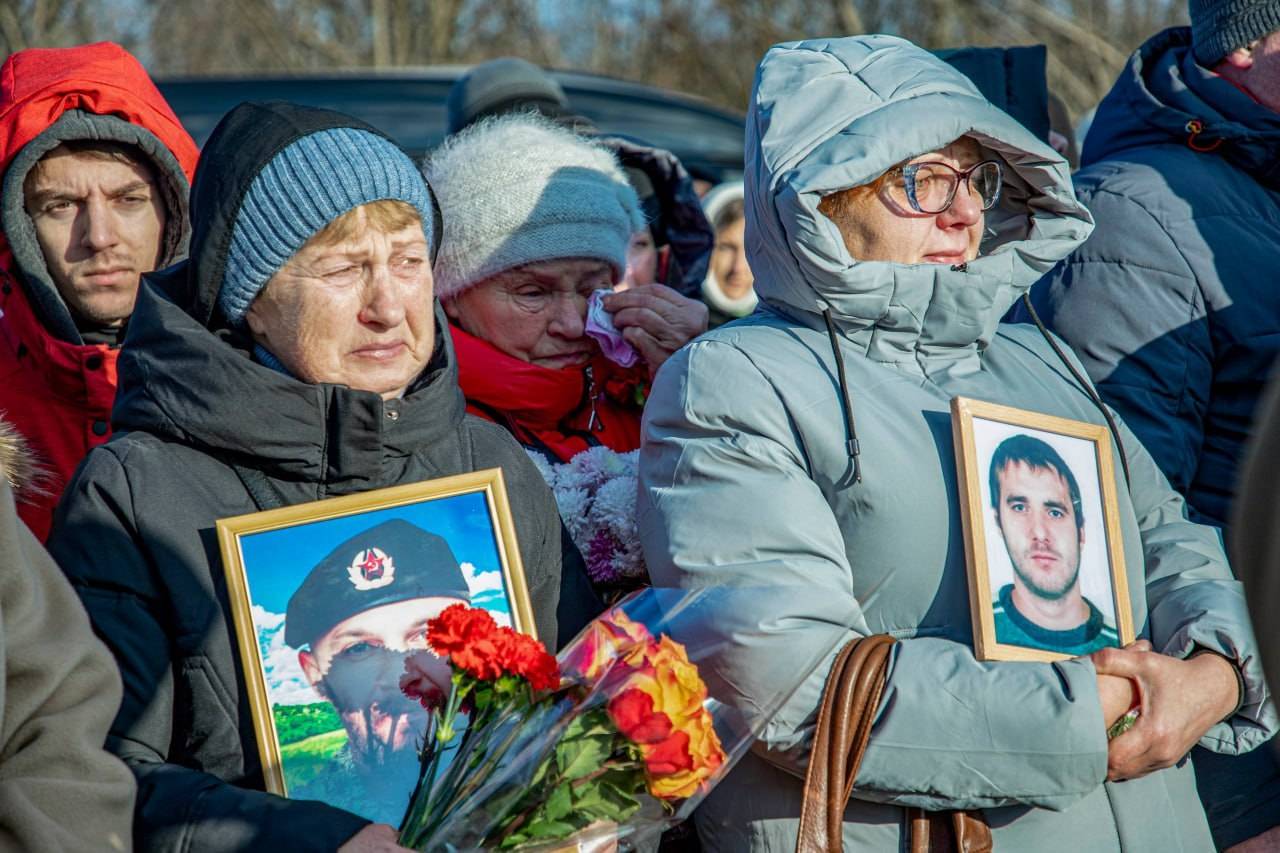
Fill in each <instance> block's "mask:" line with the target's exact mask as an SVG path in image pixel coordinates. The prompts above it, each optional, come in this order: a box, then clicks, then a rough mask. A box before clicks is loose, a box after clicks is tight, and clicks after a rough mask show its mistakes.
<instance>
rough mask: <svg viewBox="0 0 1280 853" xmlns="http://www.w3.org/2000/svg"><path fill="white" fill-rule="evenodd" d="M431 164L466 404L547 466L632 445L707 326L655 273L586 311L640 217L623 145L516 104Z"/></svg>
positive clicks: (611, 275) (445, 290) (696, 307)
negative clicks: (674, 369)
mask: <svg viewBox="0 0 1280 853" xmlns="http://www.w3.org/2000/svg"><path fill="white" fill-rule="evenodd" d="M426 171H427V177H428V180H429V181H430V183H431V185H432V187H433V188H434V189H435V191H436V194H437V197H438V199H439V203H440V208H441V212H442V219H443V222H444V231H443V239H442V241H441V244H440V253H439V256H438V258H437V260H436V265H435V285H436V293H437V294H438V295H439V297H440V299H441V301H442V302H443V304H444V307H445V311H446V313H447V314H448V316H449V321H450V331H451V332H452V335H453V343H454V347H455V349H456V350H457V353H458V365H459V370H460V373H459V382H460V384H461V385H462V390H463V393H464V394H465V395H466V398H467V407H468V409H469V410H470V411H472V412H473V413H475V414H478V415H481V416H482V417H486V418H488V419H490V420H493V421H496V422H497V423H500V424H502V425H504V426H505V427H507V428H508V429H509V430H510V431H511V432H512V433H513V434H514V435H515V437H516V439H517V440H519V441H520V442H521V443H522V444H524V445H525V446H526V447H529V448H533V449H535V450H537V451H540V452H541V453H543V454H544V455H545V456H547V457H548V458H549V459H550V460H552V461H559V462H564V461H568V460H569V459H571V458H572V457H573V456H575V455H576V454H578V453H579V452H581V451H583V450H586V449H588V448H590V447H595V446H599V445H604V446H606V447H609V448H611V449H613V450H617V451H620V452H621V451H629V450H634V449H635V448H637V447H639V446H640V410H641V407H642V405H643V401H644V394H645V391H646V388H647V385H648V382H649V380H650V378H651V377H652V375H653V374H654V373H655V372H656V371H657V369H658V367H659V366H660V365H661V364H662V363H663V362H664V361H666V359H667V358H668V357H669V356H670V355H671V354H672V353H673V352H675V351H676V350H677V349H679V348H680V347H681V346H683V345H684V344H685V343H686V342H688V341H689V340H691V339H692V338H693V337H695V336H696V335H698V334H701V333H702V332H703V331H705V330H706V327H707V310H706V308H705V306H703V305H702V304H701V303H699V302H697V301H695V300H692V299H687V298H685V297H683V296H680V295H679V294H677V293H676V292H675V291H674V290H672V289H670V288H668V287H665V286H663V285H660V284H651V285H645V286H642V287H636V288H633V289H631V290H627V291H625V292H622V293H607V294H606V295H604V296H603V298H601V297H599V296H597V297H595V299H596V300H598V301H600V302H601V303H602V307H603V309H604V311H600V310H599V308H597V309H596V310H594V311H593V312H592V315H591V318H590V322H589V318H588V303H589V301H591V299H592V294H593V293H595V292H596V291H609V290H610V288H612V287H613V285H614V284H615V283H616V282H618V281H619V280H620V279H621V278H622V275H623V272H624V270H625V268H626V256H627V246H628V243H629V241H630V239H631V235H632V234H633V233H635V232H636V231H638V230H640V229H641V227H642V226H643V225H644V220H643V217H642V215H641V213H640V204H639V201H638V200H637V198H636V194H635V191H634V190H633V189H632V188H631V186H630V184H629V183H628V182H627V178H626V175H625V174H624V173H623V171H622V169H621V168H620V167H619V165H618V162H617V160H616V158H615V157H614V155H613V154H612V153H611V152H610V151H609V150H607V149H606V148H604V147H602V146H600V145H598V144H595V143H593V142H591V141H590V140H588V139H586V138H584V137H582V136H579V135H577V134H575V133H572V132H570V131H568V130H566V129H564V128H562V127H559V126H557V125H555V124H554V123H552V122H550V121H548V120H546V119H542V118H538V117H535V116H532V115H510V116H503V117H500V118H495V119H489V120H487V121H483V122H480V123H478V124H476V125H474V126H472V127H469V128H467V129H466V130H464V131H463V132H462V133H459V134H457V135H456V136H454V137H453V138H451V139H450V140H449V141H448V142H447V143H446V144H445V145H444V146H443V147H442V148H441V149H439V150H438V151H437V152H436V153H435V154H433V155H432V156H431V158H430V160H429V161H428V163H427V166H426ZM610 320H611V321H612V323H611V324H610V322H609V321H610ZM602 325H603V328H601V326H602ZM610 325H612V326H613V327H614V328H613V329H610Z"/></svg>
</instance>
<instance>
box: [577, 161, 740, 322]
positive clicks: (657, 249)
mask: <svg viewBox="0 0 1280 853" xmlns="http://www.w3.org/2000/svg"><path fill="white" fill-rule="evenodd" d="M593 138H594V140H595V141H596V142H599V143H600V144H602V145H604V146H605V147H606V148H608V149H610V150H611V151H613V153H614V154H615V155H616V156H617V158H618V162H619V163H620V164H621V165H622V168H623V171H624V172H625V173H626V176H627V181H628V182H630V184H631V186H632V187H633V188H634V189H635V191H636V195H637V196H638V197H639V199H640V211H641V214H642V215H643V217H644V222H645V226H644V227H643V228H641V229H640V230H638V231H637V232H636V233H635V234H634V235H632V238H631V244H630V246H629V247H628V249H627V268H626V273H625V274H624V276H623V280H622V281H621V282H620V283H619V284H618V288H617V289H618V290H624V289H629V288H632V287H637V286H640V285H645V284H655V283H656V284H665V285H667V286H668V287H670V288H671V289H672V290H674V291H676V292H677V293H679V294H680V295H681V296H687V297H690V298H692V299H697V298H700V295H701V294H700V291H699V288H700V287H701V285H702V281H703V280H704V279H705V278H706V275H707V266H708V262H709V260H710V258H711V251H712V247H713V246H714V245H715V232H714V231H713V230H712V228H711V223H710V222H708V221H707V217H706V215H705V214H704V213H703V210H702V202H701V200H700V199H699V198H698V193H697V191H696V190H695V189H694V186H693V179H692V178H690V177H689V173H688V172H686V171H685V168H684V166H683V165H682V164H681V163H680V160H679V158H677V157H676V155H674V154H672V153H671V152H670V151H666V150H664V149H662V148H655V147H653V146H651V145H648V144H646V143H644V142H641V141H640V140H637V139H632V138H631V137H627V136H607V135H606V136H600V135H597V136H595V137H593Z"/></svg>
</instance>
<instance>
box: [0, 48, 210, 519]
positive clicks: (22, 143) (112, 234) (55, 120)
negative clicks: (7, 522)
mask: <svg viewBox="0 0 1280 853" xmlns="http://www.w3.org/2000/svg"><path fill="white" fill-rule="evenodd" d="M0 130H2V131H3V132H0V172H3V175H4V183H3V191H2V192H3V196H2V197H0V412H3V413H4V416H5V418H7V419H8V420H9V421H10V423H11V424H12V425H13V426H14V427H15V428H16V429H17V430H18V431H19V432H20V433H22V435H23V436H24V437H25V438H26V440H27V442H28V444H29V446H30V449H31V452H32V453H33V454H34V458H35V459H36V461H37V463H38V464H39V465H40V467H41V468H43V469H44V470H45V471H46V472H47V473H48V474H49V475H50V487H49V488H47V489H45V490H44V491H43V492H42V493H41V494H39V495H33V496H30V497H28V498H26V499H22V500H20V501H19V503H18V515H19V516H20V517H21V518H22V520H23V521H25V522H26V523H27V524H28V525H29V526H30V527H31V529H32V530H33V531H34V532H35V534H36V536H37V537H38V538H40V539H42V540H43V539H45V538H46V537H47V536H48V533H49V524H50V522H51V521H52V518H53V508H54V506H55V505H56V504H57V502H58V496H59V495H60V494H61V493H62V489H63V487H64V486H65V485H66V483H67V481H68V480H70V478H71V475H72V473H73V472H74V471H75V469H76V466H77V465H79V464H80V460H81V459H83V458H84V456H85V454H86V453H88V452H89V449H90V448H93V447H96V446H98V445H100V444H102V443H103V442H105V441H106V440H107V439H108V438H109V437H110V435H111V427H110V423H109V418H110V414H111V403H112V400H113V398H114V397H115V391H116V357H117V356H118V354H119V351H120V350H119V346H120V341H121V340H122V339H123V336H124V331H125V328H126V326H127V324H128V320H129V315H130V314H131V313H132V312H133V302H134V296H135V294H136V293H137V290H138V278H139V276H140V275H141V274H142V273H144V272H150V271H151V270H153V269H159V268H160V267H163V266H167V265H168V264H170V263H173V262H174V261H176V260H178V259H179V258H181V257H182V256H183V255H184V254H185V253H186V247H187V192H188V179H189V178H190V176H191V175H192V173H193V172H194V170H195V164H196V157H197V155H198V151H197V149H196V146H195V143H194V142H192V141H191V137H190V136H188V135H187V132H186V131H185V130H183V129H182V125H181V124H179V122H178V119H177V117H176V116H175V115H174V114H173V111H172V110H171V109H170V108H169V105H168V104H166V103H165V101H164V98H163V97H161V95H160V93H159V91H157V90H156V87H155V86H154V85H153V84H152V82H151V79H150V78H149V77H148V76H147V73H146V71H144V70H143V68H142V66H141V65H139V64H138V61H137V60H136V59H134V58H133V57H132V56H130V55H129V53H127V52H126V51H125V50H124V49H123V48H121V47H119V46H118V45H115V44H110V43H108V42H102V43H99V44H92V45H86V46H84V47H74V48H58V49H30V50H20V51H18V52H17V53H13V54H10V55H9V57H8V58H7V59H5V61H4V65H3V66H0Z"/></svg>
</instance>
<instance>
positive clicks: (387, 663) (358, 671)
mask: <svg viewBox="0 0 1280 853" xmlns="http://www.w3.org/2000/svg"><path fill="white" fill-rule="evenodd" d="M406 655H407V652H396V651H392V650H390V649H378V650H376V651H374V652H370V653H368V654H366V655H365V656H363V657H362V658H361V659H360V660H356V661H348V660H339V661H335V662H334V664H333V666H331V667H330V669H329V672H328V673H327V674H326V675H325V676H324V677H323V678H322V679H321V680H320V682H319V684H317V685H316V687H317V689H318V690H319V691H320V693H321V694H322V695H323V696H325V697H326V698H327V699H328V700H329V701H330V702H332V703H333V706H334V708H336V709H337V711H338V714H339V715H340V716H341V717H342V723H343V725H344V726H345V727H346V730H347V742H348V744H349V748H350V751H351V758H352V761H353V763H354V764H355V766H356V768H357V769H358V770H359V771H361V773H363V774H366V775H368V776H370V777H371V778H377V777H381V778H385V779H386V780H387V781H388V782H389V783H390V782H392V780H397V779H399V778H400V774H401V772H403V770H404V769H405V768H408V769H409V770H410V771H412V772H416V770H417V767H418V755H417V746H418V741H419V740H420V739H421V738H422V734H423V732H424V731H425V729H426V724H427V714H426V712H425V711H424V710H423V709H422V706H421V705H420V704H418V703H417V702H415V701H414V700H412V699H410V698H409V697H407V696H405V695H404V693H402V692H401V691H400V674H401V673H403V672H404V659H405V656H406Z"/></svg>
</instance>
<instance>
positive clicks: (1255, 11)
mask: <svg viewBox="0 0 1280 853" xmlns="http://www.w3.org/2000/svg"><path fill="white" fill-rule="evenodd" d="M1276 30H1280V0H1191V46H1192V48H1193V49H1194V50H1195V54H1196V62H1198V63H1200V64H1201V65H1202V66H1204V67H1205V68H1212V67H1213V66H1215V65H1217V64H1218V63H1219V62H1221V61H1222V57H1224V56H1226V55H1227V54H1228V53H1230V52H1231V51H1233V50H1235V49H1236V48H1239V47H1244V46H1245V45H1247V44H1249V43H1250V42H1253V41H1256V40H1258V39H1260V38H1262V37H1263V36H1265V35H1267V34H1268V33H1274V32H1275V31H1276Z"/></svg>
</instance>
